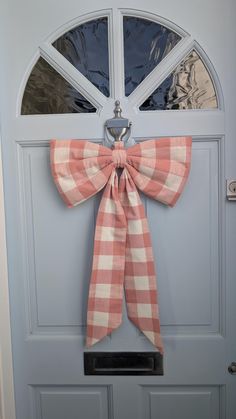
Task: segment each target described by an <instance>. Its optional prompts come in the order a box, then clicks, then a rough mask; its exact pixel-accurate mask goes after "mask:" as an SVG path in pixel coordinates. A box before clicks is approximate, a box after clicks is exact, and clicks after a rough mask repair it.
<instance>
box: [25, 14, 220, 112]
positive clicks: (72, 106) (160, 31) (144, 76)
mask: <svg viewBox="0 0 236 419" xmlns="http://www.w3.org/2000/svg"><path fill="white" fill-rule="evenodd" d="M122 19H123V22H122V29H123V32H122V34H123V38H122V40H121V41H120V45H123V46H122V51H120V52H122V57H123V59H122V60H121V63H120V65H121V66H122V67H123V70H122V72H123V87H122V89H123V97H125V96H126V97H127V99H128V101H129V100H130V98H129V97H133V95H134V96H135V95H136V92H137V91H138V90H139V89H140V88H141V87H142V86H145V83H146V80H148V78H149V77H151V76H152V75H153V74H155V75H156V79H155V80H154V84H153V87H152V91H150V90H149V92H148V93H147V96H146V98H145V94H143V95H141V96H142V99H141V100H140V101H139V102H137V103H136V104H134V103H132V106H133V105H135V107H139V110H140V111H153V110H156V111H158V110H185V109H192V110H194V109H217V108H219V107H220V106H219V98H218V95H217V91H216V88H215V84H214V81H213V76H212V75H211V74H210V70H209V69H208V68H207V66H206V65H205V63H204V60H203V58H202V57H201V54H199V53H198V51H197V50H196V48H194V47H193V48H192V50H190V52H189V53H188V55H187V56H185V57H183V54H182V52H181V47H180V45H181V41H182V40H183V38H184V36H182V34H181V33H179V32H177V30H175V29H172V28H170V27H168V26H167V25H165V23H163V20H161V21H160V22H158V21H157V20H155V21H154V20H152V19H150V18H147V17H146V16H144V17H142V16H140V15H139V16H135V15H128V14H123V15H122ZM110 27H112V22H111V20H110V16H109V15H107V16H99V17H97V18H93V19H90V20H89V19H88V20H87V21H84V22H83V23H81V24H79V25H77V26H75V27H73V28H72V29H70V30H67V31H66V32H65V33H64V34H62V35H61V36H59V37H58V38H57V39H56V40H55V39H54V41H53V42H52V43H51V48H52V49H51V51H52V50H54V51H56V53H57V54H58V55H60V56H62V57H63V60H64V61H65V62H66V63H68V65H67V67H66V68H67V71H68V74H69V72H70V67H69V66H73V68H74V71H76V73H77V74H80V83H81V84H80V83H77V84H75V85H73V86H72V85H71V84H70V77H68V78H67V79H65V78H64V75H65V76H66V74H67V72H65V71H64V72H63V73H61V74H59V73H60V65H58V67H57V63H56V62H55V59H53V60H51V61H50V63H49V62H47V59H48V58H47V55H45V57H44V58H42V57H40V58H39V59H38V61H37V62H36V64H35V65H34V67H33V69H32V71H31V74H30V76H29V78H28V80H27V83H26V86H25V90H24V94H23V99H22V106H21V114H23V115H29V114H31V115H32V114H60V113H95V112H96V111H97V110H98V108H97V106H96V100H94V101H93V100H92V99H93V97H92V95H91V94H90V96H89V95H87V93H86V87H85V86H84V85H83V80H84V79H87V83H89V84H90V85H92V87H93V92H94V93H96V91H97V92H98V94H99V95H100V96H99V97H104V100H103V104H104V103H106V101H107V100H112V102H113V101H114V99H116V98H115V97H114V94H113V90H114V89H113V90H112V89H111V84H112V82H113V83H114V77H115V74H116V73H115V72H114V68H113V67H114V66H112V65H111V57H109V51H110V50H111V48H112V45H113V48H114V43H112V42H113V39H112V38H114V31H115V30H116V29H115V28H114V27H112V31H113V32H112V31H111V30H109V28H110ZM112 33H113V35H112ZM187 37H188V35H186V38H187ZM109 44H110V47H109ZM193 44H194V42H193ZM179 51H180V55H179V56H180V58H179V61H178V60H177V61H176V59H175V61H176V62H177V64H176V67H175V68H174V69H173V65H172V69H173V70H172V71H171V73H170V72H169V71H168V70H166V71H165V73H164V77H163V74H162V76H161V79H160V76H159V75H158V72H157V70H158V69H159V66H160V65H162V63H163V62H168V63H169V62H170V64H171V59H172V58H171V57H172V55H171V54H172V53H173V52H175V54H176V53H177V55H178V52H179ZM113 54H116V51H114V52H113ZM54 58H55V57H54ZM166 60H167V61H166ZM168 60H169V61H168ZM54 65H55V67H54ZM170 67H171V65H169V67H168V68H170ZM71 68H72V67H71ZM81 76H82V78H81ZM83 78H84V79H83ZM143 83H144V84H143ZM154 85H155V86H154ZM80 87H82V88H80ZM144 93H145V92H144ZM121 99H122V98H121ZM101 108H102V105H101Z"/></svg>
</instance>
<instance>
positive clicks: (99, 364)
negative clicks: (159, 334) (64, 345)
mask: <svg viewBox="0 0 236 419" xmlns="http://www.w3.org/2000/svg"><path fill="white" fill-rule="evenodd" d="M84 373H85V375H163V357H162V355H161V354H160V353H159V352H85V353H84Z"/></svg>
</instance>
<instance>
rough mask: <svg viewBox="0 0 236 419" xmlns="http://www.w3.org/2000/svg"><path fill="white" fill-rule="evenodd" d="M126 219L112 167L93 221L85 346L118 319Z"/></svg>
mask: <svg viewBox="0 0 236 419" xmlns="http://www.w3.org/2000/svg"><path fill="white" fill-rule="evenodd" d="M126 231H127V223H126V218H125V214H124V210H123V208H122V206H121V203H120V200H119V192H118V176H117V173H116V171H115V170H113V171H112V173H111V176H110V178H109V181H108V183H107V185H106V187H105V190H104V192H103V196H102V199H101V203H100V206H99V210H98V216H97V221H96V229H95V238H94V254H93V267H92V277H91V281H90V288H89V297H88V310H87V339H86V346H87V347H90V346H92V345H94V344H95V343H97V342H99V341H100V340H101V339H102V338H104V337H105V336H107V335H108V334H110V333H111V332H112V331H113V330H115V329H116V328H117V327H118V326H119V325H120V324H121V321H122V300H123V287H124V269H125V246H126Z"/></svg>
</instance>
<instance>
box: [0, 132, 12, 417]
mask: <svg viewBox="0 0 236 419" xmlns="http://www.w3.org/2000/svg"><path fill="white" fill-rule="evenodd" d="M0 140H1V138H0ZM0 145H1V144H0ZM0 289H1V293H0V419H16V413H15V398H14V384H13V362H12V347H11V325H10V312H9V292H8V271H7V248H6V230H5V211H4V194H3V177H2V156H1V146H0Z"/></svg>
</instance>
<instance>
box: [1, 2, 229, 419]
mask: <svg viewBox="0 0 236 419" xmlns="http://www.w3.org/2000/svg"><path fill="white" fill-rule="evenodd" d="M190 6H191V7H190ZM233 12H235V7H234V5H233V4H232V2H231V1H230V0H226V1H223V0H217V1H213V0H207V1H203V0H200V1H197V0H195V1H193V2H191V5H190V4H189V2H187V1H186V0H179V1H178V2H174V1H173V0H172V1H170V2H161V1H159V0H158V1H154V0H149V1H148V2H146V4H145V5H144V4H143V2H142V1H141V0H135V1H133V0H126V1H123V0H121V1H119V2H115V1H114V0H110V1H108V0H99V1H87V2H82V1H80V0H79V1H78V0H77V1H75V0H68V1H67V2H65V3H62V2H57V3H56V2H54V1H53V0H47V1H43V2H41V3H39V2H38V3H37V4H36V3H34V2H30V3H29V2H27V1H26V0H23V1H21V2H20V3H19V2H17V1H16V0H9V1H8V4H7V5H5V13H4V14H3V16H2V23H1V25H2V28H4V38H3V35H2V36H1V38H2V39H1V41H3V42H2V50H1V60H2V62H1V91H0V96H1V129H2V139H3V142H2V148H3V167H4V186H5V205H6V214H7V216H6V226H7V246H8V266H9V289H10V309H11V328H12V346H13V365H14V384H15V399H16V415H17V419H65V418H66V419H77V418H81V419H95V418H96V419H97V418H99V419H108V418H109V419H111V418H115V419H128V418H129V419H136V418H139V419H148V418H151V419H156V418H160V419H173V418H177V419H179V418H181V419H189V418H191V419H196V418H201V419H217V418H218V419H220V418H221V419H223V418H224V419H226V418H227V419H233V418H235V414H236V402H235V400H236V399H235V390H236V376H234V375H232V374H230V373H229V372H228V366H229V365H230V364H231V362H233V361H236V341H235V324H234V320H235V315H236V312H235V303H234V295H235V291H236V285H235V278H234V277H235V266H234V263H235V254H234V253H235V248H236V227H235V223H234V220H235V205H236V204H235V203H234V202H233V201H231V202H228V201H227V200H226V190H225V180H226V178H233V177H235V176H236V169H235V151H236V145H235V141H234V128H235V117H234V111H235V94H234V91H233V86H235V84H234V83H235V59H234V56H233V54H234V39H235V38H234V37H235V24H234V23H235V22H234V20H235V19H234V13H233ZM116 99H119V100H120V102H121V107H122V110H123V116H124V117H126V118H129V119H130V120H131V121H132V138H133V139H134V140H135V141H145V140H146V139H148V138H158V137H163V136H185V135H190V136H192V137H193V155H192V167H191V173H190V177H189V181H188V183H187V186H186V188H185V190H184V192H183V194H182V196H181V198H180V200H179V202H178V203H177V205H176V207H175V208H173V209H170V208H167V207H164V206H162V205H161V204H159V203H157V202H154V201H152V200H150V199H148V198H146V197H143V201H144V204H145V207H146V213H147V217H148V222H149V226H150V230H151V235H152V243H153V249H154V255H155V262H156V268H157V278H158V291H159V305H160V319H161V333H162V336H163V340H164V348H165V353H164V375H163V376H155V375H154V376H148V375H147V376H141V375H137V376H134V375H130V376H112V375H109V376H108V375H107V376H106V375H104V376H100V375H98V376H93V375H90V376H89V375H84V366H83V356H84V352H86V351H87V350H86V349H85V346H84V337H85V331H86V307H87V295H88V286H89V279H90V272H91V260H92V248H93V234H94V226H95V221H96V212H97V208H98V204H99V199H100V197H99V196H98V195H97V196H95V197H94V198H92V199H90V200H88V201H86V202H84V203H83V204H81V205H79V206H78V207H76V208H74V209H72V210H68V209H67V208H66V207H65V205H64V204H63V202H62V201H61V199H60V197H59V195H58V193H57V191H56V188H55V185H54V184H53V180H52V177H51V173H50V165H49V141H50V139H51V138H57V139H67V138H68V139H69V138H70V139H71V138H75V139H78V140H79V139H88V140H91V141H95V142H103V141H104V124H105V122H106V120H107V119H109V118H111V117H112V116H113V109H114V102H115V100H116ZM92 351H95V352H96V351H98V352H114V351H131V352H138V353H139V352H148V351H149V352H152V351H155V349H154V347H152V345H151V344H150V343H149V342H148V341H147V340H146V339H145V337H144V336H143V335H141V334H140V332H139V331H138V330H137V329H136V328H135V327H134V326H133V325H132V324H131V323H130V322H129V320H128V319H127V316H126V311H125V307H124V316H123V323H122V326H121V327H120V328H119V329H117V331H115V332H114V333H113V334H112V335H111V336H109V337H108V338H106V339H104V340H103V341H101V342H100V343H99V344H97V345H96V346H94V347H93V348H92V349H91V350H89V352H92Z"/></svg>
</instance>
